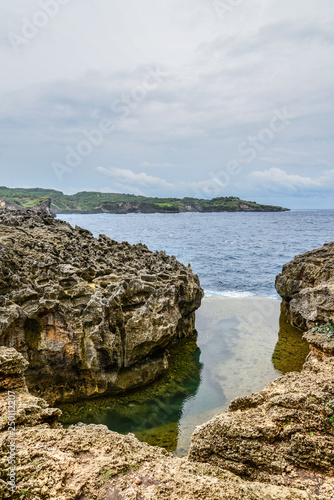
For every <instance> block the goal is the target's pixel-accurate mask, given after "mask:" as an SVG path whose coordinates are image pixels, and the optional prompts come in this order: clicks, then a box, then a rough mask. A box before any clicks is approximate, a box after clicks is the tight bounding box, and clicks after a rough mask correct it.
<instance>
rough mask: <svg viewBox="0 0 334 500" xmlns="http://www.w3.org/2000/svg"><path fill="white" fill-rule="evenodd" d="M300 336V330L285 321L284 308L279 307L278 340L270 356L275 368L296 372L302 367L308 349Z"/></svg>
mask: <svg viewBox="0 0 334 500" xmlns="http://www.w3.org/2000/svg"><path fill="white" fill-rule="evenodd" d="M301 336H302V333H301V331H300V330H298V329H297V328H294V327H293V326H291V325H290V324H289V323H287V321H286V318H285V314H284V309H283V307H281V315H280V319H279V332H278V342H277V344H276V346H275V350H274V352H273V356H272V361H273V365H274V367H275V368H276V370H279V371H280V372H281V373H283V374H284V373H288V372H294V371H297V372H298V371H300V370H301V369H302V367H303V364H304V362H305V358H306V356H307V355H308V353H309V352H310V349H309V346H308V343H307V342H306V341H305V340H303V339H302V338H301Z"/></svg>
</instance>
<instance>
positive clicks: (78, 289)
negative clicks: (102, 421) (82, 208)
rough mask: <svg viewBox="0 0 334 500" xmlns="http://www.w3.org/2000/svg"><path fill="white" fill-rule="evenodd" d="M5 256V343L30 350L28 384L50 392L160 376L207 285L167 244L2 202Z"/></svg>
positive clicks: (189, 328)
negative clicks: (134, 240)
mask: <svg viewBox="0 0 334 500" xmlns="http://www.w3.org/2000/svg"><path fill="white" fill-rule="evenodd" d="M0 262H1V267H0V345H3V346H7V347H15V348H16V349H17V350H18V351H19V352H21V353H22V354H23V356H24V357H25V359H27V360H28V362H29V369H28V371H27V374H26V379H27V383H28V387H29V388H30V389H31V390H32V391H33V393H34V394H36V395H40V396H43V397H45V398H46V399H47V400H48V401H49V402H54V401H64V400H76V399H78V398H85V397H92V396H96V395H99V394H102V393H109V394H113V393H117V392H121V391H125V390H128V389H133V388H135V387H138V386H140V385H144V384H147V383H149V382H151V381H152V380H154V379H155V378H156V377H158V376H159V375H160V374H161V373H162V372H163V371H164V370H166V368H167V366H168V361H167V350H168V347H169V346H170V345H171V344H172V343H174V342H176V341H177V340H178V339H179V338H182V337H185V336H187V335H188V334H190V333H192V332H193V330H194V311H195V310H196V309H197V308H198V307H199V305H200V302H201V298H202V295H203V291H202V289H201V287H200V285H199V280H198V277H197V276H196V275H194V274H193V273H192V271H191V269H190V266H188V267H185V266H183V265H182V264H180V263H179V262H177V261H176V259H175V257H169V256H167V255H166V254H165V252H160V253H153V252H151V251H149V250H148V249H147V247H146V246H144V245H141V244H138V245H135V246H132V245H130V244H128V243H117V242H115V241H112V240H111V239H110V238H108V237H106V236H104V235H100V236H99V238H98V239H96V238H94V237H93V235H92V234H91V233H90V232H89V231H86V230H84V229H81V228H79V227H76V228H72V227H71V226H70V225H69V224H67V223H66V222H63V221H59V220H55V219H53V218H52V217H50V216H49V215H47V214H45V213H34V212H33V211H29V210H28V211H15V212H9V211H7V210H2V211H0Z"/></svg>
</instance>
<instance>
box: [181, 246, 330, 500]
mask: <svg viewBox="0 0 334 500" xmlns="http://www.w3.org/2000/svg"><path fill="white" fill-rule="evenodd" d="M276 288H277V291H278V292H279V293H280V294H281V296H282V298H283V302H282V307H283V312H284V313H285V314H286V317H287V319H288V321H290V323H291V324H293V325H294V326H297V327H299V328H302V329H303V330H304V332H305V333H304V338H305V339H306V340H307V341H308V342H309V345H310V348H311V352H310V354H309V356H308V358H307V361H306V363H305V365H304V367H303V370H302V371H301V372H300V373H297V372H293V373H289V374H287V375H284V376H283V377H280V378H278V379H277V380H275V381H274V382H271V383H270V384H269V385H268V386H267V387H266V388H265V389H263V390H262V391H260V392H259V393H256V394H251V395H250V396H245V397H242V398H238V399H236V400H234V401H233V402H232V403H231V405H230V407H229V409H228V411H227V412H225V413H223V414H220V415H217V416H216V417H214V418H213V419H212V420H211V421H209V422H207V423H206V424H203V425H202V426H200V427H199V428H198V429H197V430H196V431H195V433H194V434H193V436H192V444H191V449H190V452H189V459H190V460H193V461H196V462H198V461H200V462H206V463H211V464H212V465H215V466H217V467H222V468H223V469H225V470H229V471H231V472H233V473H235V474H238V475H239V476H240V477H243V478H245V479H247V480H252V481H261V482H267V483H271V484H277V485H286V486H294V487H298V488H302V489H304V490H306V491H307V492H309V493H310V494H313V495H320V497H322V496H324V498H328V499H332V498H334V428H333V426H334V357H333V355H334V338H333V334H334V328H333V332H332V326H331V325H332V323H331V319H333V318H334V300H333V299H334V244H333V243H330V244H328V245H325V246H324V247H323V248H321V249H318V250H313V251H311V252H307V253H306V254H304V255H300V256H298V257H296V258H295V259H294V260H293V261H292V262H289V263H288V264H286V265H284V266H283V271H282V273H281V274H280V275H279V276H277V279H276ZM317 322H320V323H322V324H323V326H320V325H318V326H316V324H317ZM291 498H294V497H293V496H292V497H291Z"/></svg>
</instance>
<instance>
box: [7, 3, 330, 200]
mask: <svg viewBox="0 0 334 500" xmlns="http://www.w3.org/2000/svg"><path fill="white" fill-rule="evenodd" d="M0 8H1V16H0V30H1V33H0V34H1V41H0V57H1V81H0V127H1V134H0V162H1V180H0V184H2V185H6V186H10V187H19V186H20V187H36V186H39V187H50V188H54V189H59V190H61V191H63V192H66V193H75V192H77V191H82V190H101V191H108V192H109V191H110V192H126V193H135V194H143V195H149V196H152V195H153V196H178V197H183V196H196V197H206V198H211V197H215V196H229V195H235V196H240V197H241V198H244V199H248V200H254V201H258V202H262V203H272V204H279V205H284V206H288V207H290V208H308V207H312V208H334V201H333V191H334V163H333V152H334V141H333V125H334V120H333V102H334V101H333V93H334V86H333V82H334V64H333V60H334V57H333V56H334V50H333V49H334V32H333V21H334V2H333V0H292V1H291V0H247V1H246V0H140V1H139V0H118V1H115V0H96V1H94V2H92V1H91V0H37V1H35V0H11V2H8V1H6V0H0Z"/></svg>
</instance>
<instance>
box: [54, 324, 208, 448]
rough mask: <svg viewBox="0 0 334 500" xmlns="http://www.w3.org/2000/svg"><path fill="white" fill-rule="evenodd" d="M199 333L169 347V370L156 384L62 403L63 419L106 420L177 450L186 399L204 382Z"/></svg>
mask: <svg viewBox="0 0 334 500" xmlns="http://www.w3.org/2000/svg"><path fill="white" fill-rule="evenodd" d="M196 340H197V334H196V332H194V335H193V336H192V338H188V339H183V340H182V341H181V342H179V343H178V345H177V346H175V347H173V348H171V349H170V351H169V360H170V361H169V365H170V366H169V370H168V372H167V374H166V375H164V376H163V377H162V378H161V379H160V380H159V381H157V382H156V383H154V384H153V385H151V386H149V387H146V388H144V389H141V390H137V391H135V392H133V393H128V394H127V395H125V396H118V397H115V396H114V397H112V398H111V397H109V398H98V399H95V400H90V401H81V402H80V403H75V404H67V405H63V406H62V407H61V408H62V411H63V417H62V422H63V423H64V425H66V426H67V425H70V424H74V423H77V422H84V423H87V424H92V423H94V424H104V425H107V426H108V427H109V429H111V430H113V431H117V432H120V433H123V434H126V433H128V432H133V433H134V434H136V436H137V437H138V439H140V440H142V441H146V442H148V443H150V444H154V445H158V446H163V447H165V448H167V449H168V450H169V451H172V450H175V449H176V447H177V442H178V429H179V421H180V419H181V418H182V412H183V406H184V403H185V402H186V401H187V400H189V399H190V398H194V397H195V396H196V393H197V391H198V388H199V386H200V384H201V371H202V368H203V364H202V363H201V362H200V355H201V351H200V349H199V348H198V346H197V344H196Z"/></svg>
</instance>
